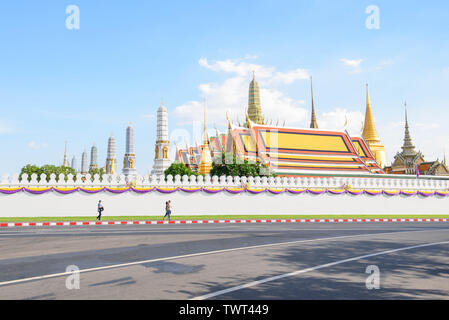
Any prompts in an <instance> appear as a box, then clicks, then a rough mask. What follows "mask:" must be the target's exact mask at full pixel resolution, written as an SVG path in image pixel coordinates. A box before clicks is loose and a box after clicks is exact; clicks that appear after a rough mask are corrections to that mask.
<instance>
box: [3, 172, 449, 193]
mask: <svg viewBox="0 0 449 320" xmlns="http://www.w3.org/2000/svg"><path fill="white" fill-rule="evenodd" d="M22 187H24V188H43V187H45V188H48V187H54V188H78V187H80V188H103V187H105V188H125V187H134V188H152V187H171V188H172V187H179V188H207V187H209V188H210V187H226V188H245V189H260V188H275V189H314V188H316V189H345V190H404V191H407V190H408V191H449V179H447V178H446V179H445V178H441V179H435V177H433V178H432V179H430V178H429V179H426V178H419V179H411V178H397V177H395V176H394V175H392V176H391V178H390V177H389V178H385V177H382V178H356V177H354V178H353V177H323V178H319V177H297V178H287V177H282V178H281V177H231V176H227V177H226V176H222V177H217V176H213V177H211V176H209V175H206V176H190V177H188V176H186V175H185V176H182V177H181V176H179V175H177V176H175V177H173V176H171V175H168V176H167V177H166V178H165V176H163V175H161V176H157V175H145V176H140V175H137V176H135V177H134V178H132V179H130V178H129V177H128V178H127V177H125V175H123V174H121V175H117V174H114V175H109V174H105V175H103V177H102V179H100V175H98V174H96V175H94V176H93V177H91V175H90V174H87V175H81V174H77V175H76V176H73V175H71V174H69V175H68V176H67V180H66V179H65V178H64V175H63V174H60V175H59V177H56V175H55V174H52V175H50V177H49V181H47V176H46V175H45V174H42V175H41V176H40V180H39V181H38V177H37V175H36V174H33V175H31V177H28V175H27V174H23V175H22V177H21V179H19V175H18V174H15V175H12V176H9V175H7V174H6V175H3V176H2V178H1V180H0V189H11V188H22Z"/></svg>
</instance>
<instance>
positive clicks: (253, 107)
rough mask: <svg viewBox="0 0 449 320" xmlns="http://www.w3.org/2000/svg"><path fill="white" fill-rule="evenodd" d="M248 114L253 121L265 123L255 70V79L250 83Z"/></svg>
mask: <svg viewBox="0 0 449 320" xmlns="http://www.w3.org/2000/svg"><path fill="white" fill-rule="evenodd" d="M248 116H249V118H250V119H251V121H252V122H254V123H257V124H264V120H263V116H262V108H261V106H260V91H259V84H258V83H257V81H256V76H255V75H254V72H253V80H252V81H251V83H250V84H249V97H248Z"/></svg>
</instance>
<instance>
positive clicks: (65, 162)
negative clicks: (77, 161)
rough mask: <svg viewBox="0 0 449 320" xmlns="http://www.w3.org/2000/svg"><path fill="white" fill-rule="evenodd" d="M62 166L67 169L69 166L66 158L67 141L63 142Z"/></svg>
mask: <svg viewBox="0 0 449 320" xmlns="http://www.w3.org/2000/svg"><path fill="white" fill-rule="evenodd" d="M62 165H63V166H64V167H68V166H69V159H68V156H67V141H66V142H65V152H64V161H63V162H62Z"/></svg>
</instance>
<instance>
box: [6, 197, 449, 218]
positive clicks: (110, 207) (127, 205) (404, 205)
mask: <svg viewBox="0 0 449 320" xmlns="http://www.w3.org/2000/svg"><path fill="white" fill-rule="evenodd" d="M98 200H101V201H102V203H103V205H104V207H105V211H104V212H103V216H153V215H155V216H161V215H163V214H164V213H165V212H164V209H165V201H167V200H171V203H172V207H173V210H172V211H173V216H181V215H230V214H232V215H236V214H240V215H247V214H250V215H280V214H295V215H298V214H323V215H324V214H325V215H330V214H335V215H341V214H392V215H394V214H426V215H436V214H449V197H439V196H431V197H422V196H403V195H398V196H387V195H375V196H370V195H366V194H363V195H348V194H342V195H332V194H321V195H312V194H307V193H303V194H290V193H282V194H271V193H261V194H249V193H246V192H245V193H240V194H230V193H228V192H226V191H224V192H220V193H217V194H207V193H205V192H196V193H185V192H182V191H177V192H174V193H171V194H163V193H159V192H157V191H152V192H149V193H146V194H137V193H134V192H125V193H121V194H112V193H109V192H107V191H105V192H101V193H97V194H86V193H83V192H74V193H72V194H67V195H63V194H58V193H56V192H48V193H44V194H40V195H33V194H29V193H26V192H19V193H16V194H12V195H4V194H1V195H0V208H1V211H0V212H1V213H0V217H62V216H96V215H97V210H96V209H97V203H98Z"/></svg>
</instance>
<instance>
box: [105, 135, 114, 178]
mask: <svg viewBox="0 0 449 320" xmlns="http://www.w3.org/2000/svg"><path fill="white" fill-rule="evenodd" d="M115 150H116V149H115V139H114V136H113V135H112V133H111V136H110V137H109V139H108V153H107V156H106V174H114V173H116V168H115V167H116V161H117V160H116V156H115V153H116V151H115Z"/></svg>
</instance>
